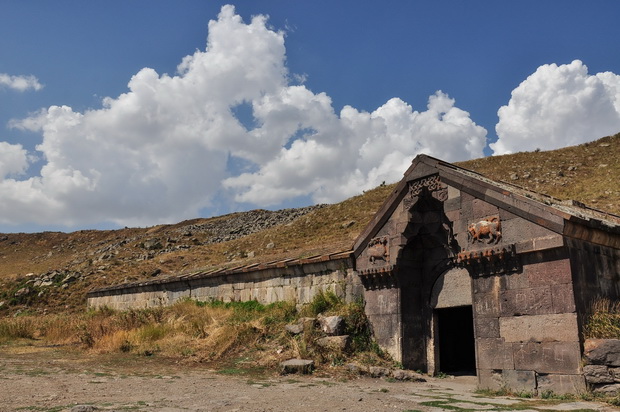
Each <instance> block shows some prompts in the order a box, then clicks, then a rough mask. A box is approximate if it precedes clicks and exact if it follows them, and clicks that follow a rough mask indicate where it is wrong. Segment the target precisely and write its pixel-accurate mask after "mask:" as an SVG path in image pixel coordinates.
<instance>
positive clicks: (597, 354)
mask: <svg viewBox="0 0 620 412" xmlns="http://www.w3.org/2000/svg"><path fill="white" fill-rule="evenodd" d="M583 349H584V357H585V358H586V361H587V362H588V363H590V364H593V365H607V366H620V340H619V339H586V341H585V343H584V348H583Z"/></svg>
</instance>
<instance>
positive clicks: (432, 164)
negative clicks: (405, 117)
mask: <svg viewBox="0 0 620 412" xmlns="http://www.w3.org/2000/svg"><path fill="white" fill-rule="evenodd" d="M418 169H422V170H420V171H418ZM414 171H415V172H418V173H416V174H420V175H421V177H422V176H428V175H431V174H436V173H439V175H440V177H441V179H442V181H444V182H446V183H449V184H450V185H453V186H455V187H457V188H458V189H459V190H462V191H464V192H466V193H469V194H471V195H473V196H475V197H477V198H480V199H483V200H485V201H487V202H489V203H491V204H494V205H496V206H499V207H502V208H506V209H507V210H509V211H510V212H512V213H514V214H516V215H518V216H522V217H524V218H527V219H529V220H532V221H534V222H535V223H537V224H541V226H545V227H547V228H548V229H550V230H552V231H554V232H556V233H559V234H566V235H569V236H570V235H571V233H572V232H574V231H572V232H571V233H565V228H564V226H565V225H564V221H570V222H573V223H576V224H580V225H584V226H588V227H590V228H593V229H597V230H602V231H605V232H611V233H614V234H618V235H620V216H616V215H613V214H611V213H607V212H603V211H601V210H597V209H594V208H591V207H588V206H586V205H584V204H582V203H579V202H575V201H572V200H571V201H561V200H559V199H556V198H554V197H552V196H548V195H544V194H541V193H538V192H534V191H531V190H529V189H525V188H523V187H521V186H517V185H514V184H512V183H507V182H503V181H495V180H491V179H489V178H487V177H485V176H484V175H482V174H480V173H477V172H474V171H471V170H468V169H464V168H462V167H459V166H455V165H453V164H451V163H448V162H444V161H442V160H440V159H436V158H434V157H431V156H428V155H424V154H421V155H418V156H416V157H415V158H414V159H413V161H412V164H411V166H409V168H408V169H407V171H406V172H405V173H404V175H403V178H402V179H401V181H400V182H398V184H397V185H396V188H395V189H394V191H393V192H392V194H391V195H390V197H388V199H386V201H385V202H384V203H383V205H382V206H381V207H380V208H379V210H378V211H377V213H376V214H375V216H374V217H373V219H372V220H371V221H370V223H369V224H368V225H367V226H366V228H365V229H364V230H363V231H362V232H361V233H360V235H359V236H358V237H357V239H356V240H355V242H354V245H353V255H354V256H355V257H357V256H359V254H360V253H361V252H362V250H363V247H364V245H365V244H367V242H368V241H369V240H370V239H371V238H372V237H373V236H374V235H375V234H376V233H377V232H378V231H379V230H380V229H381V227H382V226H383V224H385V222H386V221H387V220H388V219H389V217H390V216H391V214H392V212H393V211H394V210H395V209H396V207H397V206H398V204H399V203H400V201H401V200H402V198H403V197H404V196H405V195H406V194H407V182H408V179H407V177H408V176H409V175H411V174H412V173H414ZM466 181H467V183H468V184H465V182H466ZM545 216H546V217H545Z"/></svg>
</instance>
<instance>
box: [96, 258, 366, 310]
mask: <svg viewBox="0 0 620 412" xmlns="http://www.w3.org/2000/svg"><path fill="white" fill-rule="evenodd" d="M328 290H330V291H332V292H334V293H336V294H337V295H338V296H340V297H341V298H344V299H345V300H346V301H347V302H352V301H354V300H355V299H357V298H360V297H362V296H363V293H364V287H363V285H362V283H361V281H360V279H359V277H358V276H357V275H356V274H355V272H354V271H353V264H352V261H351V259H350V258H348V257H346V258H342V259H332V260H326V261H322V262H313V263H304V264H297V265H294V266H287V267H271V268H267V269H262V270H261V269H253V270H246V271H236V272H235V271H233V272H232V273H221V274H211V275H210V274H204V275H194V276H185V277H175V278H170V279H168V280H162V281H156V282H144V283H135V284H126V285H122V286H118V287H111V288H105V289H98V290H95V291H92V292H90V293H89V294H88V306H89V307H91V308H101V307H109V308H112V309H117V310H127V309H136V308H148V307H155V306H165V305H171V304H174V303H175V302H177V301H178V300H180V299H196V300H199V301H210V300H221V301H224V302H230V301H248V300H256V301H258V302H260V303H263V304H269V303H273V302H277V301H289V302H295V303H297V304H305V303H309V302H310V301H311V300H312V298H313V297H314V296H315V295H316V294H317V293H319V292H321V291H322V292H325V291H328Z"/></svg>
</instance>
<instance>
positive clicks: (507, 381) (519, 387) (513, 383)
mask: <svg viewBox="0 0 620 412" xmlns="http://www.w3.org/2000/svg"><path fill="white" fill-rule="evenodd" d="M502 381H503V386H505V387H506V388H509V389H511V390H513V391H515V392H531V393H534V392H536V373H535V372H534V371H522V370H511V369H506V370H504V371H503V372H502Z"/></svg>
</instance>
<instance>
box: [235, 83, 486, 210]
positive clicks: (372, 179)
mask: <svg viewBox="0 0 620 412" xmlns="http://www.w3.org/2000/svg"><path fill="white" fill-rule="evenodd" d="M255 116H256V117H257V118H258V119H259V120H260V121H261V122H262V124H263V127H261V128H258V129H255V130H254V131H253V132H252V133H251V134H252V135H254V136H260V138H261V139H262V140H264V139H266V138H267V136H270V137H269V138H270V139H271V142H272V143H273V149H272V150H269V152H268V153H267V154H269V155H270V156H271V157H270V158H263V160H264V162H262V163H261V164H260V168H259V170H258V171H256V172H254V173H244V174H241V175H240V176H235V177H231V178H228V179H227V180H226V181H225V182H224V184H225V186H227V187H229V188H232V189H235V190H236V191H237V192H238V194H237V196H236V199H237V200H238V201H242V202H249V203H254V204H257V205H262V206H269V205H274V204H278V203H279V202H281V201H283V200H285V199H288V198H291V197H294V196H301V195H308V194H311V195H312V197H313V199H314V200H315V201H316V202H334V201H339V200H342V199H344V198H346V197H349V196H352V195H355V194H358V193H360V192H361V191H362V190H367V189H370V188H373V187H376V186H377V185H379V184H381V183H382V182H384V181H387V182H394V181H396V180H399V179H400V178H401V177H402V173H403V172H404V171H405V170H406V169H407V167H408V166H409V164H411V160H412V159H413V157H415V155H417V154H419V153H426V154H429V155H432V156H436V157H440V158H442V159H445V160H448V161H457V160H464V159H469V158H472V157H479V156H482V149H483V148H484V146H485V144H486V130H485V129H484V128H482V127H480V126H478V125H476V124H475V123H474V122H473V121H472V120H471V119H470V118H469V113H467V112H465V111H463V110H461V109H458V108H457V107H455V106H454V100H453V99H450V98H449V97H448V96H447V95H446V94H444V93H442V92H437V93H436V94H435V95H433V96H431V97H430V98H429V103H428V107H427V110H425V111H423V112H418V111H415V110H413V109H412V107H411V106H409V105H408V104H407V103H405V102H404V101H402V100H401V99H398V98H393V99H390V100H389V101H388V102H387V103H385V104H384V105H383V106H381V107H379V108H378V109H376V110H375V111H373V112H372V113H367V112H360V111H358V110H357V109H355V108H353V107H350V106H346V107H344V108H343V109H342V111H341V112H340V115H339V116H337V115H336V114H335V113H334V111H333V108H332V106H331V101H330V99H329V98H328V97H327V96H325V95H324V94H319V95H314V94H312V92H310V91H309V90H307V89H305V87H303V86H292V87H289V88H287V89H284V90H283V91H282V93H281V94H280V95H279V96H270V97H269V100H268V101H266V99H263V101H261V102H259V103H258V104H257V105H256V106H255ZM272 124H274V125H276V126H277V127H274V126H272ZM274 131H275V133H274ZM304 131H306V132H305V133H303V132H304ZM299 133H302V136H301V137H300V138H299V139H297V140H295V141H294V142H293V143H292V144H291V145H290V147H286V146H284V147H283V143H285V142H286V140H287V139H288V138H290V136H292V135H296V134H299ZM276 149H277V150H276ZM247 157H248V158H253V157H255V156H252V155H247Z"/></svg>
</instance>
